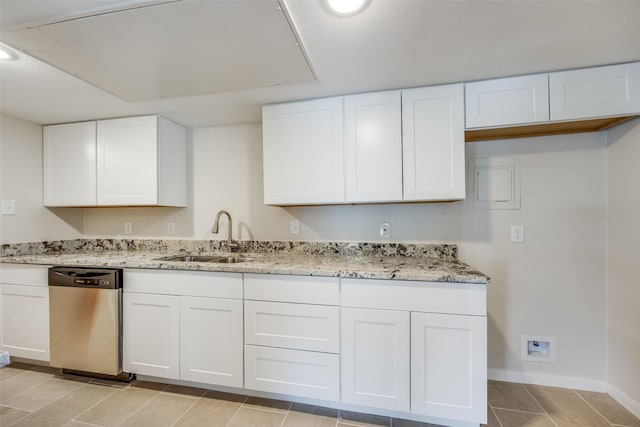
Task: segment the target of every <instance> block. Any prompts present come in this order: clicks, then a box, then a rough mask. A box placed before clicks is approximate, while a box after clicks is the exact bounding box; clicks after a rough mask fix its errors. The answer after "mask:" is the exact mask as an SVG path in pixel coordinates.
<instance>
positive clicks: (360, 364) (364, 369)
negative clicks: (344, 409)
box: [340, 308, 410, 412]
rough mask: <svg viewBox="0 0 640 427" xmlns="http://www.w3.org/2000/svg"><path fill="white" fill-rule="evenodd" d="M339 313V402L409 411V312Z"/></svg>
mask: <svg viewBox="0 0 640 427" xmlns="http://www.w3.org/2000/svg"><path fill="white" fill-rule="evenodd" d="M341 314H342V317H341V322H342V323H341V325H342V327H341V350H342V351H341V354H340V357H341V360H342V363H341V377H342V396H341V400H342V401H343V402H345V403H352V404H357V405H363V406H371V407H375V408H384V409H390V410H394V411H402V412H409V390H410V387H409V383H410V372H409V357H410V352H409V350H410V334H409V312H404V311H394V310H371V309H359V308H343V309H342V311H341Z"/></svg>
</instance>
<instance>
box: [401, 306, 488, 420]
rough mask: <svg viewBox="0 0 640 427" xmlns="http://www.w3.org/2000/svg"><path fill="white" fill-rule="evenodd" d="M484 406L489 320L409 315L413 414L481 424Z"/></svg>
mask: <svg viewBox="0 0 640 427" xmlns="http://www.w3.org/2000/svg"><path fill="white" fill-rule="evenodd" d="M486 402H487V318H486V317H482V316H463V315H451V314H436V313H411V412H414V413H416V414H422V415H429V416H433V417H439V418H448V419H455V420H460V421H470V422H477V421H478V420H486V416H487V412H486V408H487V404H486ZM483 422H486V421H483Z"/></svg>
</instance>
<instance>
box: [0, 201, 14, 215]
mask: <svg viewBox="0 0 640 427" xmlns="http://www.w3.org/2000/svg"><path fill="white" fill-rule="evenodd" d="M15 214H16V201H15V200H3V201H2V215H15Z"/></svg>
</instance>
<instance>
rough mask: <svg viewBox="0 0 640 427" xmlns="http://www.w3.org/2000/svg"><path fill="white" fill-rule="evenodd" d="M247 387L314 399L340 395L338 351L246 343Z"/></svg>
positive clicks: (325, 398)
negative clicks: (333, 352)
mask: <svg viewBox="0 0 640 427" xmlns="http://www.w3.org/2000/svg"><path fill="white" fill-rule="evenodd" d="M244 357H245V364H244V368H245V388H247V389H251V390H259V391H266V392H271V393H281V394H290V395H293V396H300V397H308V398H313V399H322V400H332V401H338V400H339V399H340V384H339V383H340V375H339V372H340V358H339V356H338V355H337V354H331V353H319V352H313V351H301V350H290V349H284V348H275V347H261V346H253V345H246V346H245V348H244Z"/></svg>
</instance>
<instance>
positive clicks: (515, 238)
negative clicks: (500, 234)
mask: <svg viewBox="0 0 640 427" xmlns="http://www.w3.org/2000/svg"><path fill="white" fill-rule="evenodd" d="M511 243H524V225H512V226H511Z"/></svg>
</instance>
